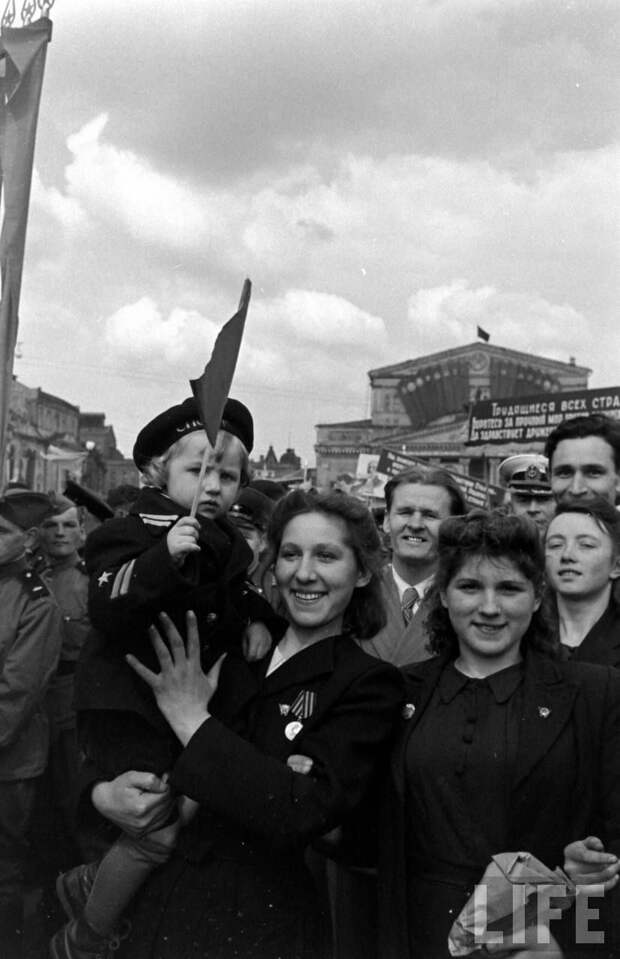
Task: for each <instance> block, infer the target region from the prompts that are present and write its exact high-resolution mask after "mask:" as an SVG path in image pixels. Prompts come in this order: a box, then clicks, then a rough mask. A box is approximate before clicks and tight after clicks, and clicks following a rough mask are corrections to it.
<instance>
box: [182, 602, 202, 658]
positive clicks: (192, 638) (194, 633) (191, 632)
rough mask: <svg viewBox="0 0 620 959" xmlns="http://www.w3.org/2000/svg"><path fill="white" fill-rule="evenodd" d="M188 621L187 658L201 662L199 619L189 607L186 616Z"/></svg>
mask: <svg viewBox="0 0 620 959" xmlns="http://www.w3.org/2000/svg"><path fill="white" fill-rule="evenodd" d="M185 622H186V623H187V658H188V659H189V660H191V662H192V663H200V636H199V635H198V620H197V619H196V613H195V612H194V611H193V610H191V609H189V610H188V611H187V616H186V617H185Z"/></svg>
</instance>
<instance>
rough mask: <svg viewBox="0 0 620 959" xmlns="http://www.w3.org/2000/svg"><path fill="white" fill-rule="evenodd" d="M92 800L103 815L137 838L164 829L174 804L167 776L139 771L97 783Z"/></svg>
mask: <svg viewBox="0 0 620 959" xmlns="http://www.w3.org/2000/svg"><path fill="white" fill-rule="evenodd" d="M91 799H92V803H93V806H94V807H95V809H96V810H97V811H98V812H100V813H101V815H102V816H105V818H106V819H109V820H110V822H113V823H114V824H115V825H116V826H118V827H119V828H120V829H122V830H123V831H124V832H126V833H129V835H130V836H134V837H135V838H136V839H139V838H140V836H143V835H144V834H145V833H147V832H151V830H153V829H159V827H160V826H163V825H164V823H165V822H166V821H167V819H168V818H169V817H170V813H171V811H172V807H173V805H174V799H173V797H172V793H171V791H170V787H169V785H168V781H167V777H166V776H164V777H163V778H161V779H160V777H159V776H155V774H154V773H144V772H136V771H131V772H126V773H121V775H120V776H117V777H116V779H112V780H111V781H110V782H99V783H97V784H96V785H95V786H94V787H93V791H92V793H91Z"/></svg>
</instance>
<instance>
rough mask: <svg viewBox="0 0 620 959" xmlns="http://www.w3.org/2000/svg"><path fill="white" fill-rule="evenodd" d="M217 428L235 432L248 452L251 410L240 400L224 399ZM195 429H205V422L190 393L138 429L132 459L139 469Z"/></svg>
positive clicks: (250, 446) (250, 439)
mask: <svg viewBox="0 0 620 959" xmlns="http://www.w3.org/2000/svg"><path fill="white" fill-rule="evenodd" d="M220 429H222V430H226V432H227V433H232V435H233V436H237V437H238V438H239V439H240V440H241V442H242V443H243V445H244V446H245V448H246V450H247V451H248V453H250V452H251V450H252V446H253V445H254V423H253V421H252V414H251V413H250V411H249V409H248V408H247V406H244V405H243V403H240V402H239V400H233V399H230V398H229V399H227V400H226V405H225V406H224V412H223V413H222V422H221V424H220ZM195 430H204V426H203V424H202V420H201V419H200V414H199V413H198V406H197V405H196V400H195V399H194V398H193V397H189V399H186V400H184V401H183V403H178V404H177V405H176V406H171V407H170V409H169V410H164V412H163V413H160V414H159V415H158V416H156V417H155V419H153V420H151V422H150V423H147V424H146V426H145V427H144V428H143V429H141V430H140V432H139V433H138V438H137V439H136V442H135V445H134V448H133V459H134V463H135V464H136V466H137V467H138V469H139V470H140V469H142V468H143V467H144V466H145V465H146V464H147V463H148V461H149V460H150V459H151V457H153V456H161V454H162V453H165V452H166V450H167V449H169V448H170V447H171V446H172V444H173V443H176V441H177V440H180V439H181V437H182V436H186V435H187V434H188V433H193V432H194V431H195Z"/></svg>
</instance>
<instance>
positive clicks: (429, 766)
mask: <svg viewBox="0 0 620 959" xmlns="http://www.w3.org/2000/svg"><path fill="white" fill-rule="evenodd" d="M252 445H253V422H252V416H251V414H250V411H249V410H248V409H247V408H246V407H245V406H244V405H243V404H242V403H240V402H238V401H236V400H234V399H229V400H228V401H227V402H226V405H225V407H224V412H223V416H222V422H221V427H220V432H219V434H218V439H217V442H216V444H215V446H214V447H212V446H211V445H210V444H209V442H208V440H207V436H206V433H205V431H204V428H203V426H202V422H201V420H200V417H199V414H198V409H197V407H196V404H195V402H194V401H193V400H186V401H185V402H184V403H181V404H178V405H176V406H173V407H171V408H170V409H168V410H166V411H164V412H163V413H161V414H160V415H159V416H157V417H155V419H154V420H152V421H151V422H150V423H148V424H147V425H146V426H145V427H144V428H143V429H142V430H141V432H140V433H139V435H138V437H137V439H136V443H135V447H134V460H135V462H136V465H137V467H138V469H139V470H140V472H141V474H142V479H143V486H142V488H141V489H140V490H123V491H119V492H118V495H116V496H111V497H110V500H111V501H114V502H111V503H110V507H111V508H110V509H109V510H108V512H109V515H110V518H106V519H105V520H104V521H103V522H100V523H99V524H98V525H96V527H95V528H94V529H92V531H91V532H90V533H89V535H88V536H87V537H86V536H85V532H84V518H85V515H84V510H85V507H84V506H83V505H76V502H77V503H83V502H87V503H88V499H87V498H86V500H85V499H84V498H80V496H79V495H78V496H75V495H74V497H73V499H70V498H67V496H65V495H60V494H58V493H55V494H44V493H36V492H32V491H29V490H25V489H23V488H20V487H16V488H10V489H7V490H5V492H4V493H3V495H2V497H1V498H0V609H1V610H2V616H1V617H0V955H2V956H3V957H6V959H43V957H46V956H48V955H49V956H51V957H52V959H109V957H111V956H112V955H114V956H116V957H118V959H121V957H125V959H190V957H193V959H448V957H449V956H450V955H471V956H472V957H474V959H476V957H482V956H485V955H490V954H493V955H497V956H500V957H501V956H508V955H510V956H512V957H514V959H535V957H542V959H561V957H565V959H596V957H599V959H612V957H614V956H615V957H617V956H620V886H619V878H618V877H619V875H620V672H619V671H618V667H620V607H619V605H618V598H617V595H618V594H617V589H616V586H617V583H616V581H617V580H618V579H620V512H618V509H617V507H616V499H617V498H618V497H619V496H620V422H617V421H615V420H612V419H609V418H607V417H605V416H599V415H596V416H584V417H578V418H574V419H572V420H566V421H564V422H563V423H561V424H560V425H559V426H558V427H556V429H555V430H554V431H553V432H552V433H551V434H550V436H549V438H548V440H547V444H546V449H545V456H542V455H540V454H537V453H529V452H528V453H523V454H519V455H517V456H511V457H509V458H508V459H507V460H505V461H504V463H503V464H502V465H501V467H500V480H501V482H502V484H503V485H504V486H505V488H506V503H505V504H504V505H503V506H502V507H500V508H496V509H489V510H480V509H474V510H468V506H467V502H466V498H465V496H464V493H463V491H462V490H461V488H460V486H459V484H458V478H455V477H454V476H453V475H452V474H450V473H447V472H445V471H444V470H442V469H439V468H435V467H430V466H429V467H417V468H414V469H411V470H408V471H406V472H403V473H400V474H398V475H396V476H394V477H392V478H391V479H390V480H389V482H388V483H387V484H386V487H385V510H384V514H383V517H382V521H381V523H379V524H378V523H377V521H376V517H375V516H374V515H373V513H372V512H371V511H370V510H369V509H368V508H367V506H366V505H365V504H364V503H362V502H361V501H359V500H357V499H355V498H354V497H352V496H349V495H348V494H345V493H341V492H338V491H329V492H321V491H316V490H309V491H302V490H294V491H292V492H287V491H286V490H284V489H282V488H280V487H278V486H277V484H275V483H268V482H262V483H261V482H260V481H255V482H253V481H252V480H251V477H250V474H249V454H250V452H251V450H252ZM75 489H76V487H75V484H74V488H73V490H71V489H70V490H69V491H68V492H69V493H72V494H75ZM77 490H78V492H79V487H77ZM83 492H84V491H82V494H83ZM91 507H92V504H91ZM100 515H106V512H105V508H104V512H103V514H100ZM505 854H512V856H513V857H516V859H515V861H518V862H519V863H524V862H525V863H535V864H537V867H538V865H539V864H542V865H541V866H540V868H544V867H546V868H547V870H556V873H555V876H556V880H557V881H558V883H559V887H558V893H557V895H556V896H555V897H554V898H553V897H552V898H551V899H549V897H547V899H546V900H545V902H546V905H545V903H543V898H544V897H542V896H538V897H537V896H535V895H534V896H532V897H531V899H530V900H528V903H527V906H526V907H525V906H524V908H523V909H522V910H521V911H519V908H518V907H517V906H516V905H515V906H514V909H513V908H509V909H508V910H507V913H506V914H505V915H504V919H503V924H500V925H499V926H498V925H497V923H496V924H495V925H493V924H492V923H491V921H490V919H489V917H490V916H491V915H492V901H493V897H494V896H496V895H497V889H498V888H499V887H498V886H494V885H493V882H487V885H486V886H485V890H486V892H485V895H486V896H487V897H488V900H487V899H485V902H487V907H486V909H483V910H482V913H483V915H482V917H481V915H480V910H478V920H477V924H476V925H475V928H474V927H471V928H470V927H468V926H467V920H466V919H465V918H464V917H465V916H466V915H467V913H468V910H469V913H470V914H471V908H470V906H471V902H472V896H473V897H474V899H475V897H476V895H477V892H476V890H478V889H479V888H480V886H481V883H482V880H483V876H486V875H487V873H488V870H489V867H490V866H491V865H492V864H493V863H494V862H497V860H498V858H501V856H502V855H505ZM502 861H503V860H502ZM532 868H533V867H532ZM557 870H563V871H561V872H560V871H557ZM485 881H486V880H485ZM37 883H38V884H39V886H42V887H43V900H42V901H43V903H44V904H45V907H44V908H45V909H46V910H47V912H46V915H48V917H49V920H50V923H51V924H52V926H53V928H50V930H49V937H48V940H49V941H46V942H45V943H43V944H41V945H40V951H39V952H38V953H37V955H34V954H33V953H32V951H30V952H29V951H28V949H29V947H28V936H27V935H26V932H27V930H26V929H25V915H26V919H27V908H26V901H27V892H28V889H29V888H31V887H32V885H33V884H37ZM559 889H561V890H562V892H561V893H560V891H559ZM530 892H532V887H530ZM52 902H53V905H50V903H52ZM515 930H517V932H516V934H515ZM498 934H499V937H498ZM30 949H32V947H30Z"/></svg>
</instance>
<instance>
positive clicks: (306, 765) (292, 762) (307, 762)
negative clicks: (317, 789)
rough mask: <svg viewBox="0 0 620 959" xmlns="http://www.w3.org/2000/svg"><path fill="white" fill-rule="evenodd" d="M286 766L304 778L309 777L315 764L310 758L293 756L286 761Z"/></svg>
mask: <svg viewBox="0 0 620 959" xmlns="http://www.w3.org/2000/svg"><path fill="white" fill-rule="evenodd" d="M286 765H287V766H288V767H289V769H292V770H293V772H294V773H301V775H302V776H307V775H308V773H309V772H311V770H312V767H313V766H314V762H313V760H312V759H310V757H309V756H302V755H299V754H297V755H295V754H293V755H292V756H289V757H288V759H287V760H286Z"/></svg>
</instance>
